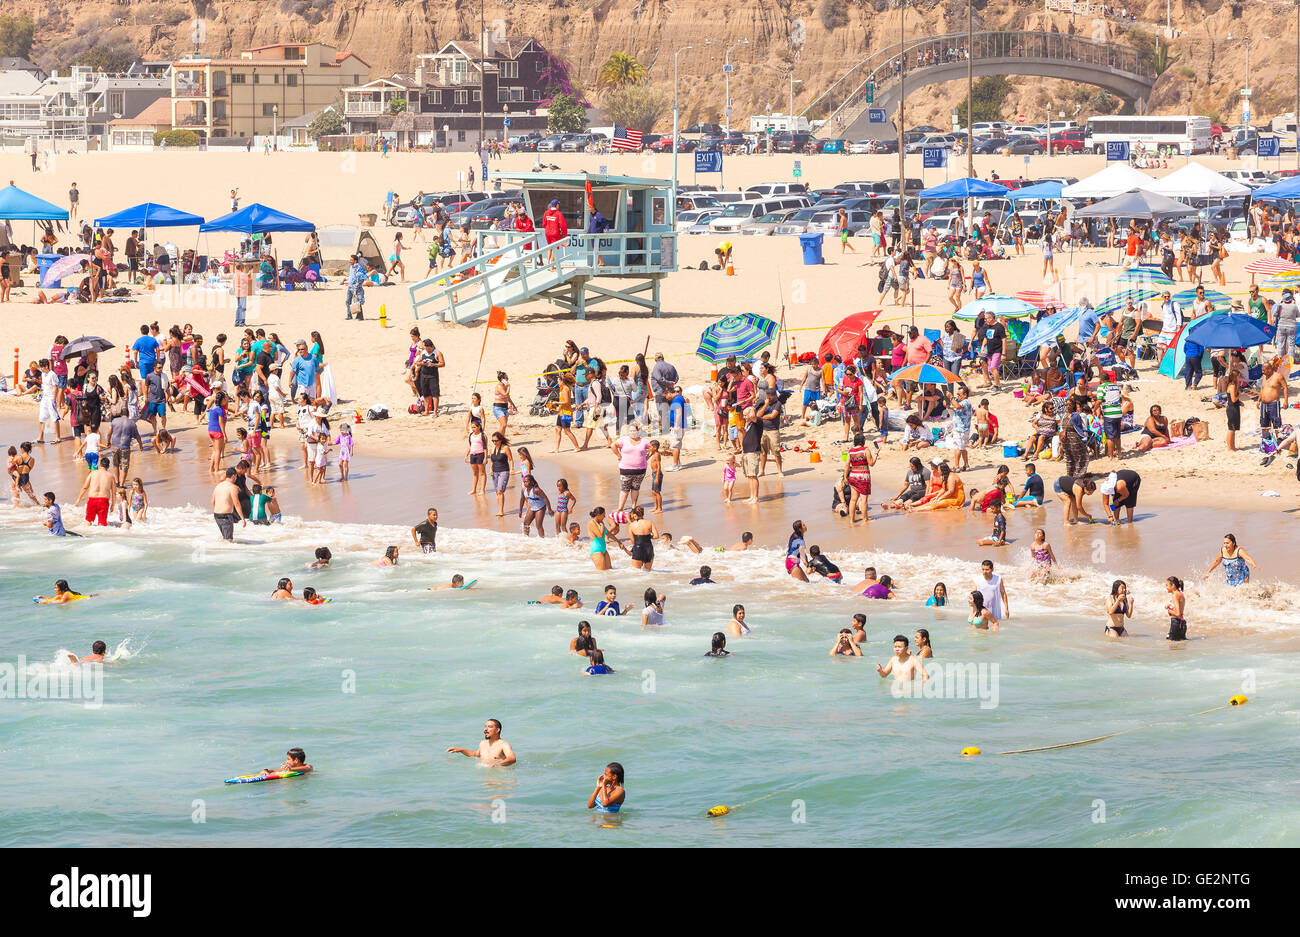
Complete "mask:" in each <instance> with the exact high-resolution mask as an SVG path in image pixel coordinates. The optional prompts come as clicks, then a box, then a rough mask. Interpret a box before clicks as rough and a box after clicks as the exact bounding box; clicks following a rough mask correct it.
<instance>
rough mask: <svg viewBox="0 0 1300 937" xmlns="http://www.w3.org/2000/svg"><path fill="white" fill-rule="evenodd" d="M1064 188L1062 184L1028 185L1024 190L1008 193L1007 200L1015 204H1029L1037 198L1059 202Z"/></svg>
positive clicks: (1042, 183)
mask: <svg viewBox="0 0 1300 937" xmlns="http://www.w3.org/2000/svg"><path fill="white" fill-rule="evenodd" d="M1063 188H1065V186H1064V185H1063V184H1062V183H1060V182H1040V183H1038V184H1037V185H1027V186H1025V187H1024V188H1023V189H1012V190H1011V191H1010V192H1009V193H1007V198H1009V199H1011V201H1013V202H1028V201H1030V200H1032V199H1036V198H1041V199H1047V200H1048V201H1052V202H1059V201H1060V200H1061V190H1062V189H1063Z"/></svg>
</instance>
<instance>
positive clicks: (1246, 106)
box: [1241, 98, 1250, 124]
mask: <svg viewBox="0 0 1300 937" xmlns="http://www.w3.org/2000/svg"><path fill="white" fill-rule="evenodd" d="M1241 122H1242V123H1243V124H1248V123H1250V98H1242V99H1241Z"/></svg>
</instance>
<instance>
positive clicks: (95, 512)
mask: <svg viewBox="0 0 1300 937" xmlns="http://www.w3.org/2000/svg"><path fill="white" fill-rule="evenodd" d="M116 497H117V486H116V485H114V484H113V470H112V468H111V466H110V465H109V461H108V460H107V459H105V460H104V461H103V462H100V463H99V468H97V469H96V470H95V471H93V472H91V473H90V474H89V475H87V476H86V480H85V482H83V483H82V485H81V492H80V493H79V494H78V495H77V500H76V501H74V502H72V504H73V506H74V507H75V506H77V505H79V504H81V499H82V498H87V501H86V521H87V522H89V523H91V524H94V523H96V522H98V523H99V526H100V527H107V526H108V511H109V508H111V507H112V506H113V499H114V498H116Z"/></svg>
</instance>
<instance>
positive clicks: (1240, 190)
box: [1142, 163, 1251, 198]
mask: <svg viewBox="0 0 1300 937" xmlns="http://www.w3.org/2000/svg"><path fill="white" fill-rule="evenodd" d="M1142 188H1144V189H1145V190H1146V191H1148V192H1155V193H1156V194H1157V195H1165V196H1168V197H1169V198H1240V197H1241V196H1243V195H1249V194H1250V192H1251V189H1250V187H1249V186H1245V185H1242V184H1241V183H1240V182H1234V181H1233V180H1232V179H1229V178H1228V177H1227V176H1221V175H1219V174H1218V173H1217V172H1215V171H1214V170H1213V169H1207V168H1206V167H1204V166H1202V165H1201V164H1200V163H1188V164H1187V165H1186V166H1184V167H1183V168H1182V169H1179V170H1176V171H1174V172H1171V173H1170V174H1169V175H1167V176H1165V177H1163V178H1161V179H1157V180H1156V181H1155V182H1153V183H1151V184H1150V185H1144V186H1143V187H1142Z"/></svg>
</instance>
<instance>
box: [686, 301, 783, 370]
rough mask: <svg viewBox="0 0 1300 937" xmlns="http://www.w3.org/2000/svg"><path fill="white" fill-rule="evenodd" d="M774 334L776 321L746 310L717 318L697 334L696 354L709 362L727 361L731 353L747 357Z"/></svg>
mask: <svg viewBox="0 0 1300 937" xmlns="http://www.w3.org/2000/svg"><path fill="white" fill-rule="evenodd" d="M774 335H776V323H775V322H773V321H772V320H771V319H769V318H767V317H766V316H760V315H756V314H754V313H752V312H747V313H745V314H744V315H739V316H727V317H726V318H725V319H719V320H718V321H717V322H715V323H713V324H712V325H711V326H709V327H708V328H707V329H705V330H704V331H703V332H701V333H700V347H699V348H697V349H695V353H696V354H697V355H699V356H700V357H701V358H703V359H704V360H705V361H707V362H709V363H710V364H717V363H718V362H720V361H726V360H727V359H728V358H730V357H731V356H732V355H735V356H736V357H737V358H749V357H751V356H752V355H754V354H756V353H757V352H759V351H761V350H762V349H764V348H766V347H767V346H768V345H770V344H772V337H773V336H774Z"/></svg>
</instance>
